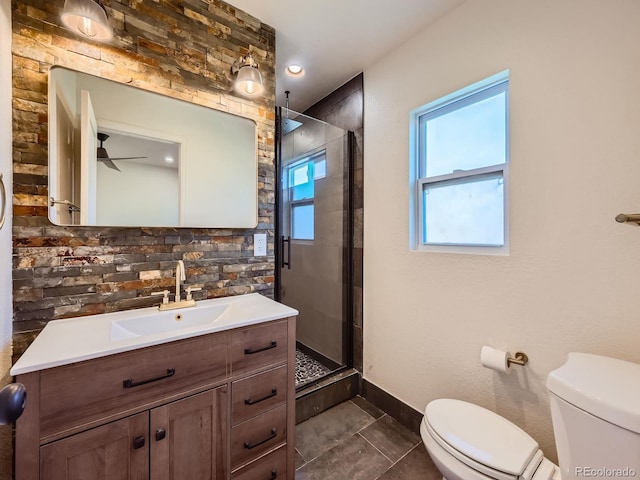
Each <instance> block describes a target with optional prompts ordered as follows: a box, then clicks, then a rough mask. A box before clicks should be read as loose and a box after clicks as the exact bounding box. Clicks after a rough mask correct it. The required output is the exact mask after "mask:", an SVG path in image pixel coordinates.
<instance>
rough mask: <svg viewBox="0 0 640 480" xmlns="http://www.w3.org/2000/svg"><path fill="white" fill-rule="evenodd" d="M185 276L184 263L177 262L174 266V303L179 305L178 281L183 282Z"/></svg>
mask: <svg viewBox="0 0 640 480" xmlns="http://www.w3.org/2000/svg"><path fill="white" fill-rule="evenodd" d="M186 279H187V276H186V274H185V272H184V262H183V261H182V260H178V264H177V265H176V303H180V281H183V282H184V281H185V280H186Z"/></svg>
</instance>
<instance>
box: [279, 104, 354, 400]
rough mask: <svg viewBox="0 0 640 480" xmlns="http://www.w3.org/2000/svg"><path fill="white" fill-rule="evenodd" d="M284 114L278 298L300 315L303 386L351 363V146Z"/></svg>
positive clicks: (339, 133)
mask: <svg viewBox="0 0 640 480" xmlns="http://www.w3.org/2000/svg"><path fill="white" fill-rule="evenodd" d="M280 117H281V124H280V132H281V133H280V144H279V161H280V163H279V183H280V187H279V188H280V191H279V202H278V203H279V212H278V213H279V234H280V249H279V262H280V278H279V292H278V293H279V300H280V301H281V302H283V303H285V304H286V305H289V306H291V307H293V308H296V309H297V310H299V312H300V313H299V315H298V322H297V335H296V337H297V338H296V340H297V342H296V345H297V362H296V363H297V367H296V387H297V388H301V387H303V386H305V385H309V384H312V383H314V382H316V381H317V380H318V379H320V378H322V377H324V376H325V375H327V374H329V373H331V372H333V371H335V370H337V369H340V368H342V367H344V366H346V365H347V364H348V363H349V358H348V357H349V354H348V350H349V349H348V347H347V345H348V339H347V336H348V332H347V330H346V328H347V325H348V324H349V323H350V322H349V321H348V319H349V318H350V315H349V314H350V296H349V284H350V282H349V272H348V266H349V258H350V255H349V248H348V247H349V231H348V230H349V227H348V225H349V210H350V209H349V207H350V206H349V155H348V152H349V141H348V132H347V131H346V130H342V129H340V128H337V127H334V126H332V125H329V124H327V123H325V122H321V121H319V120H316V119H313V118H311V117H307V116H304V115H302V114H298V113H295V112H292V111H285V110H284V109H283V114H282V115H281V116H280Z"/></svg>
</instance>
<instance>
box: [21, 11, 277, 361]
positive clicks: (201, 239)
mask: <svg viewBox="0 0 640 480" xmlns="http://www.w3.org/2000/svg"><path fill="white" fill-rule="evenodd" d="M63 5H64V0H54V1H51V0H20V1H16V0H13V1H12V12H13V20H12V22H13V46H12V51H13V191H14V195H13V215H14V217H13V295H14V297H13V301H14V353H15V354H17V355H19V354H21V353H22V352H23V351H24V349H25V348H26V347H27V346H28V344H29V343H30V342H31V341H32V340H33V339H34V338H35V336H36V335H37V333H38V332H39V331H40V330H41V329H42V328H43V327H44V325H45V324H46V323H47V322H49V321H51V320H55V319H60V318H66V317H73V316H79V315H90V314H98V313H103V312H111V311H117V310H126V309H131V308H138V307H146V306H151V305H155V304H157V303H158V302H159V300H158V298H157V297H150V293H151V292H152V291H157V290H162V289H164V288H169V289H172V288H171V287H172V285H174V282H175V279H174V278H173V275H174V269H175V263H176V261H177V260H184V262H185V265H186V267H187V280H188V282H189V283H192V284H193V283H199V284H203V285H204V289H203V291H201V292H197V294H194V296H195V298H196V299H203V298H211V297H220V296H227V295H238V294H244V293H249V292H260V293H262V294H264V295H267V296H272V295H273V282H274V257H273V222H274V174H275V171H274V146H273V142H274V131H275V124H274V118H275V115H274V101H275V95H274V94H275V86H274V82H275V80H274V79H275V74H274V69H275V31H274V30H273V28H271V27H269V26H268V25H265V24H263V23H261V22H260V21H259V20H257V19H255V18H253V17H251V16H249V15H247V14H246V13H244V12H242V11H240V10H237V9H235V8H234V7H232V6H230V5H228V4H226V3H224V2H222V1H219V0H105V7H106V9H107V12H108V15H109V18H110V22H111V24H112V26H113V27H114V33H115V36H114V38H113V40H112V41H111V42H109V43H95V42H91V41H87V40H84V39H82V38H81V37H79V36H77V35H75V34H74V33H72V32H70V31H69V30H67V29H65V28H63V27H61V22H60V12H61V10H62V7H63ZM249 51H251V52H252V53H253V54H254V57H255V58H256V59H257V61H258V62H259V64H260V70H261V72H262V75H263V79H264V82H265V93H264V94H263V96H262V97H261V98H259V99H256V100H247V99H243V98H241V97H237V96H235V95H234V94H233V91H232V77H231V73H230V67H231V64H232V63H233V61H234V60H236V59H237V58H238V57H239V56H240V55H243V54H246V53H247V52H249ZM53 65H62V66H66V67H68V68H71V69H74V70H78V71H82V72H85V73H89V74H93V75H97V76H101V77H104V78H107V79H111V80H115V81H117V82H121V83H128V84H130V85H134V86H136V87H139V88H141V89H144V90H149V91H153V92H156V93H160V94H164V95H167V96H170V97H174V98H178V99H181V100H186V101H189V102H192V103H196V104H200V105H204V106H207V107H210V108H214V109H217V110H223V111H226V112H230V113H234V114H237V115H241V116H244V117H247V118H250V119H253V120H255V121H256V122H257V126H258V149H259V152H258V156H259V159H258V160H259V173H258V175H259V178H258V184H259V194H258V196H259V200H258V201H259V213H258V215H259V224H258V227H257V229H255V230H253V229H252V230H220V229H186V228H175V229H173V228H121V227H120V228H113V227H60V226H55V225H52V224H51V223H50V222H49V220H48V219H47V201H48V191H47V184H48V178H47V163H48V154H47V131H48V123H47V89H48V84H47V81H48V71H49V68H50V67H51V66H53ZM256 231H261V232H266V233H268V235H269V237H268V238H269V252H268V256H266V257H253V234H254V233H255V232H256Z"/></svg>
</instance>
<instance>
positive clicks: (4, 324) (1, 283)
mask: <svg viewBox="0 0 640 480" xmlns="http://www.w3.org/2000/svg"><path fill="white" fill-rule="evenodd" d="M0 173H2V175H3V180H4V185H5V187H6V190H7V206H6V215H7V217H6V221H5V225H4V227H3V228H2V230H0V387H2V386H4V385H6V384H7V383H9V382H10V381H11V377H10V376H9V369H10V368H11V324H12V320H13V309H12V306H11V182H12V173H11V2H10V1H9V0H0ZM1 201H2V200H1V199H0V202H1ZM11 457H12V447H11V426H10V425H6V426H1V427H0V478H11V463H12V458H11Z"/></svg>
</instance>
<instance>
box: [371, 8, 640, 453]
mask: <svg viewBox="0 0 640 480" xmlns="http://www.w3.org/2000/svg"><path fill="white" fill-rule="evenodd" d="M639 21H640V2H638V1H637V0H618V1H616V2H614V3H612V2H605V1H602V0H563V1H560V2H559V1H557V0H542V1H537V2H514V1H512V0H472V1H468V2H465V3H464V4H463V5H462V6H461V7H460V8H459V9H458V10H455V11H454V12H452V13H451V14H449V15H447V16H446V17H444V18H442V19H441V20H440V21H439V22H437V23H436V24H434V25H432V26H431V27H429V28H428V29H427V30H425V31H423V32H422V33H421V34H419V35H418V36H416V37H415V38H413V39H412V40H411V41H410V42H408V43H407V44H405V45H403V46H402V47H400V48H398V49H397V50H395V51H393V52H391V53H390V54H388V55H387V56H386V57H384V58H383V59H381V60H380V61H378V62H377V63H376V64H375V65H373V66H372V67H371V68H369V69H367V70H366V71H365V76H364V78H365V88H364V91H365V96H366V97H365V125H366V130H365V147H364V151H365V155H366V156H365V164H366V168H365V178H364V180H365V186H364V192H365V212H366V215H365V238H364V244H365V249H364V262H365V263H364V269H365V284H364V296H365V305H364V308H365V312H364V315H365V319H364V325H365V328H364V335H365V338H364V342H365V343H364V377H365V378H366V379H367V380H368V381H370V382H372V383H374V384H376V385H378V386H379V387H381V388H383V389H384V390H386V391H387V392H389V393H391V394H393V395H395V396H396V397H398V398H399V399H401V400H403V401H404V402H406V403H408V404H409V405H411V406H413V407H415V408H416V409H418V410H423V409H424V407H425V405H426V404H427V403H428V402H429V401H430V400H432V399H435V398H439V397H455V398H461V399H466V400H470V401H473V402H476V403H478V404H480V405H483V406H485V407H488V408H490V409H492V410H495V411H497V412H498V413H500V414H502V415H504V416H506V417H507V418H509V419H510V420H512V421H514V422H515V423H517V424H518V425H520V426H521V427H523V428H525V429H526V430H527V431H528V432H529V433H530V434H531V435H532V436H533V437H534V438H536V439H537V440H538V441H539V442H540V443H541V446H542V448H543V450H545V451H546V453H547V454H548V455H549V456H550V457H551V458H555V449H554V443H553V434H552V428H551V419H550V413H549V407H548V401H547V392H546V389H545V380H546V377H547V374H548V373H549V371H550V370H552V369H554V368H555V367H558V366H559V365H561V364H562V363H563V362H564V360H565V358H566V354H567V352H570V351H583V352H591V353H597V354H605V355H610V356H614V357H619V358H623V359H626V360H631V361H636V362H640V349H639V348H638V344H639V341H640V314H639V313H638V308H637V305H636V302H637V299H638V297H639V293H640V229H639V228H637V227H634V226H629V225H622V224H618V223H616V222H615V221H614V217H615V216H616V214H618V213H621V212H627V213H637V212H640V181H639V179H640V106H639V105H640V55H639V54H638V45H640V28H638V22H639ZM505 69H510V71H511V76H510V102H511V104H510V115H511V119H510V128H511V134H510V141H511V146H510V159H511V166H510V181H511V183H510V186H509V192H510V224H511V228H510V235H511V248H510V250H511V252H510V255H509V256H506V257H497V256H475V255H456V254H436V253H419V252H411V251H409V249H408V245H409V237H408V232H409V215H408V211H409V188H410V185H409V181H408V179H409V160H408V158H409V144H408V138H409V112H410V111H411V110H412V109H414V108H416V107H418V106H421V105H423V104H425V103H427V102H430V101H432V100H435V99H437V98H439V97H441V96H443V95H445V94H448V93H450V92H452V91H455V90H457V89H460V88H462V87H464V86H467V85H469V84H471V83H473V82H476V81H478V80H481V79H483V78H486V77H488V76H490V75H492V74H495V73H498V72H500V71H502V70H505ZM483 344H487V345H492V346H495V347H502V348H503V347H508V348H509V349H511V350H512V351H515V350H522V351H524V352H526V353H527V354H528V355H529V358H530V363H529V365H528V366H527V367H526V368H524V369H517V371H515V372H513V373H512V374H511V375H510V376H504V375H499V374H497V373H495V372H493V371H491V370H487V369H483V368H482V367H481V366H480V362H479V353H480V348H481V346H482V345H483Z"/></svg>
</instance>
